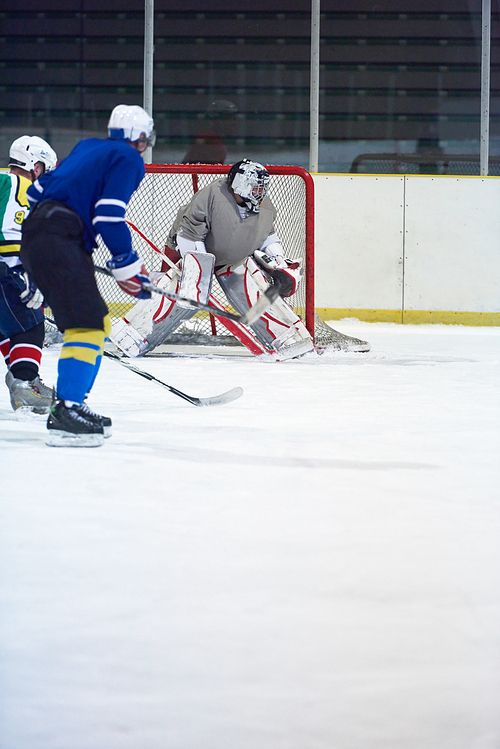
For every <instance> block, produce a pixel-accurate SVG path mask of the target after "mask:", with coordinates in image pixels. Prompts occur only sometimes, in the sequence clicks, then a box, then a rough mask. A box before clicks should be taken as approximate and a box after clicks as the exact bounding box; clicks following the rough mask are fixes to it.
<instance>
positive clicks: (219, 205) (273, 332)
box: [110, 159, 313, 361]
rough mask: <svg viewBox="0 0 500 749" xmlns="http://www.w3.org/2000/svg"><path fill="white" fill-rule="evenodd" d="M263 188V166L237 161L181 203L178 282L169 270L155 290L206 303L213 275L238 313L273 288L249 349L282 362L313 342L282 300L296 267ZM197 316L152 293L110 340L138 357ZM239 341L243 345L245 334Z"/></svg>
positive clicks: (173, 238)
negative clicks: (274, 295) (273, 285)
mask: <svg viewBox="0 0 500 749" xmlns="http://www.w3.org/2000/svg"><path fill="white" fill-rule="evenodd" d="M268 185H269V173H268V171H267V169H265V167H263V166H262V164H259V163H257V162H255V161H250V160H248V159H243V160H242V161H239V162H237V163H236V164H234V165H233V166H232V167H231V169H230V171H229V174H228V176H227V178H226V177H224V178H222V179H217V180H215V181H214V182H212V183H210V184H209V185H207V186H206V187H204V188H203V189H201V190H199V191H198V192H197V193H196V195H195V196H194V197H193V198H192V200H191V202H190V203H189V204H188V205H184V206H181V208H180V209H179V211H178V214H177V217H176V219H175V221H174V224H173V226H172V228H171V230H170V233H169V235H168V239H167V249H169V250H170V254H171V253H178V254H177V258H178V259H179V262H178V266H179V268H180V269H181V278H180V281H179V278H178V275H177V276H176V275H175V270H174V272H170V273H167V274H166V276H165V277H163V278H161V279H160V281H159V282H158V285H159V286H163V287H164V288H165V287H167V286H168V287H169V289H170V290H171V291H177V292H178V293H180V294H181V295H182V296H186V297H189V298H191V299H196V300H197V301H201V302H203V303H205V304H206V303H207V301H208V298H209V294H210V287H211V283H212V276H213V275H215V276H216V278H217V280H218V282H219V284H220V286H221V287H222V289H223V291H224V293H225V295H226V297H227V298H228V300H229V302H230V303H231V305H232V306H233V307H234V309H236V310H237V311H238V312H239V313H240V314H244V313H245V312H246V311H247V310H248V309H249V307H250V306H251V305H252V304H254V303H255V301H256V300H257V298H258V296H259V295H260V294H262V292H263V291H265V290H266V289H267V288H268V286H269V284H270V283H272V282H274V283H276V284H279V286H280V289H281V291H280V293H281V296H280V297H278V299H277V300H276V301H275V302H274V303H273V305H272V307H271V308H270V310H269V311H268V312H266V313H265V314H264V315H263V316H262V318H261V319H259V320H258V321H257V322H256V323H254V324H253V325H252V326H251V328H252V332H253V336H252V341H251V343H252V345H251V346H249V348H250V350H252V351H253V353H258V354H259V353H260V354H263V355H264V358H266V357H267V358H269V357H270V358H272V359H273V360H275V361H280V360H283V359H287V358H292V357H295V356H299V355H301V354H303V353H306V352H307V351H312V350H313V341H312V338H311V336H310V334H309V332H308V331H307V329H306V327H305V325H304V324H303V322H302V320H301V319H300V318H299V317H298V316H297V315H296V314H295V312H294V311H293V310H292V308H291V307H290V306H289V305H288V304H287V303H286V302H285V301H284V299H283V297H287V296H290V295H292V294H293V293H294V292H295V290H296V288H297V284H298V282H299V280H300V275H301V267H300V263H299V262H292V261H291V260H287V259H286V257H285V250H284V248H283V245H282V244H281V241H280V238H279V236H278V235H277V234H276V232H275V228H274V224H275V219H276V209H275V207H274V205H273V204H272V202H271V201H270V199H269V197H267V190H268ZM181 258H182V259H181ZM195 312H196V310H194V309H193V308H187V307H185V306H181V305H180V304H178V303H173V302H170V303H169V302H168V301H167V300H165V298H164V297H159V296H157V295H154V297H153V299H152V300H151V301H149V302H140V303H138V304H137V305H136V307H135V308H134V309H133V310H132V311H131V312H129V313H127V315H126V316H125V318H123V320H121V321H118V323H115V325H114V326H113V330H112V333H111V336H110V337H111V340H113V341H114V343H115V344H116V345H117V346H118V347H119V348H121V349H122V350H123V351H125V352H126V353H128V354H130V355H137V354H142V353H145V352H147V351H151V350H152V349H153V348H155V347H156V346H157V345H159V344H160V343H162V342H163V341H164V340H165V339H166V338H167V337H168V336H169V335H171V333H173V332H174V330H175V329H176V328H177V327H178V326H179V325H180V323H181V322H182V321H183V320H186V319H189V318H190V317H192V316H193V315H194V314H195ZM255 339H257V340H256V341H255ZM240 340H242V341H243V342H246V341H245V340H244V337H242V338H241V339H240ZM248 342H249V343H250V341H248ZM253 343H256V346H254V345H253Z"/></svg>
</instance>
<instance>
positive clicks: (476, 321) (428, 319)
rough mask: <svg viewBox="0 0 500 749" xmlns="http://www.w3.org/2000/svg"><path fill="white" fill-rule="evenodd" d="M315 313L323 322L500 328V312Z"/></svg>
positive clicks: (320, 309)
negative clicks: (357, 321) (342, 321)
mask: <svg viewBox="0 0 500 749" xmlns="http://www.w3.org/2000/svg"><path fill="white" fill-rule="evenodd" d="M316 312H317V313H318V315H319V316H320V317H321V318H322V319H323V320H344V319H346V318H353V319H356V320H360V321H361V322H392V323H400V324H401V323H403V324H404V323H406V324H408V325H419V324H434V325H470V326H473V327H481V326H485V327H497V326H500V312H453V311H433V310H392V309H355V308H347V309H339V308H335V307H318V308H317V309H316Z"/></svg>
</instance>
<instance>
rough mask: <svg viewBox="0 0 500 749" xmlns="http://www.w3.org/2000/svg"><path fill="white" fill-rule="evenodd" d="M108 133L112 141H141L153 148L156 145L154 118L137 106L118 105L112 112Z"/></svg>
mask: <svg viewBox="0 0 500 749" xmlns="http://www.w3.org/2000/svg"><path fill="white" fill-rule="evenodd" d="M108 133H109V137H110V138H111V140H129V141H131V142H132V143H136V142H137V141H140V142H141V143H146V145H148V146H151V147H152V146H154V144H155V143H156V133H155V131H154V122H153V118H152V117H150V116H149V114H148V113H147V112H146V110H145V109H143V108H142V107H139V106H136V105H133V106H128V104H118V106H117V107H115V108H114V109H113V111H112V112H111V116H110V118H109V122H108Z"/></svg>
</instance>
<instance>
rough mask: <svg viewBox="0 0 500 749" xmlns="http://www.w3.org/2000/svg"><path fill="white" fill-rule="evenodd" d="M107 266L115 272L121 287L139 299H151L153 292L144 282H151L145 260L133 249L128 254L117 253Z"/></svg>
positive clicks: (114, 274)
mask: <svg viewBox="0 0 500 749" xmlns="http://www.w3.org/2000/svg"><path fill="white" fill-rule="evenodd" d="M106 266H107V267H108V268H109V270H110V271H111V273H112V274H113V276H114V278H115V280H116V282H117V284H118V286H119V287H120V289H122V290H123V291H125V293H126V294H130V296H135V297H136V298H137V299H151V292H150V291H146V289H144V288H143V286H142V285H143V284H148V283H151V279H150V278H149V276H148V272H147V270H146V268H145V266H144V261H143V259H142V258H141V257H139V255H138V254H137V253H136V252H134V250H132V251H131V252H129V253H127V254H126V255H115V256H114V258H113V259H112V260H108V262H107V263H106Z"/></svg>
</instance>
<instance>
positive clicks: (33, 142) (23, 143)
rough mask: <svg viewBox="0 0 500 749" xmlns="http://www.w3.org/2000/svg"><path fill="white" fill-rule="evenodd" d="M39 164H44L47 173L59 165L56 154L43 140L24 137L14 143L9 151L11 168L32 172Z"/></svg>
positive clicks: (29, 136)
mask: <svg viewBox="0 0 500 749" xmlns="http://www.w3.org/2000/svg"><path fill="white" fill-rule="evenodd" d="M39 162H40V163H41V164H43V167H44V171H45V172H51V171H52V170H53V169H55V168H56V164H57V155H56V152H55V151H54V150H53V149H52V148H51V147H50V146H49V144H48V143H47V142H46V141H44V140H43V138H39V137H38V135H22V136H21V137H20V138H17V140H15V141H14V142H13V144H12V145H11V147H10V150H9V166H17V167H19V168H20V169H25V170H26V171H27V172H32V171H33V169H34V168H35V164H38V163H39Z"/></svg>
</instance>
